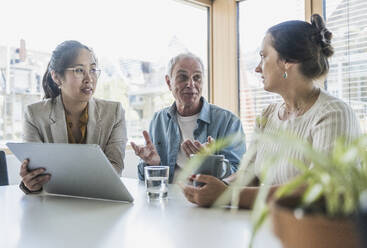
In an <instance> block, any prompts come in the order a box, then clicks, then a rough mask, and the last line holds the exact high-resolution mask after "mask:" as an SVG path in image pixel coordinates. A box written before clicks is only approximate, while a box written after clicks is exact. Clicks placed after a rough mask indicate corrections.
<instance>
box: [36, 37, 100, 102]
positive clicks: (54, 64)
mask: <svg viewBox="0 0 367 248" xmlns="http://www.w3.org/2000/svg"><path fill="white" fill-rule="evenodd" d="M81 49H87V50H88V51H90V52H91V53H93V51H92V50H91V49H90V48H89V47H87V46H85V45H83V44H82V43H80V42H78V41H75V40H67V41H64V42H62V43H61V44H60V45H58V46H57V47H56V48H55V50H54V51H53V52H52V56H51V59H50V62H49V63H48V66H47V70H46V72H45V74H44V75H43V79H42V87H43V91H44V92H45V98H46V99H47V98H52V99H53V98H55V97H57V96H58V95H60V89H59V87H58V85H57V84H56V83H55V81H54V80H53V79H52V76H51V71H54V72H56V73H58V74H59V75H61V76H64V72H65V69H66V68H68V67H69V66H70V65H72V64H73V63H74V61H75V59H76V57H77V56H78V54H79V51H80V50H81ZM93 56H94V54H93Z"/></svg>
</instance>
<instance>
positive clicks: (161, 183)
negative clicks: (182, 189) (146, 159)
mask: <svg viewBox="0 0 367 248" xmlns="http://www.w3.org/2000/svg"><path fill="white" fill-rule="evenodd" d="M144 172H145V185H146V190H147V196H148V197H149V198H150V199H163V198H166V197H167V195H168V175H169V167H168V166H163V165H159V166H145V168H144Z"/></svg>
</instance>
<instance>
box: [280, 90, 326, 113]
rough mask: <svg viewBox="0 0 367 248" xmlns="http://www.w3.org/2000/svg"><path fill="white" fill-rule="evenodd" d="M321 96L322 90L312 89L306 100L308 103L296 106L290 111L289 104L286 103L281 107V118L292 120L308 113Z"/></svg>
mask: <svg viewBox="0 0 367 248" xmlns="http://www.w3.org/2000/svg"><path fill="white" fill-rule="evenodd" d="M319 94H320V88H317V87H314V88H312V90H311V92H310V93H309V94H308V95H307V96H306V98H305V99H306V102H304V103H303V104H296V106H295V108H294V109H293V110H289V108H288V107H287V104H286V103H285V102H284V103H283V104H282V106H281V108H282V113H279V114H280V116H281V117H282V118H281V119H282V120H288V119H290V118H295V117H298V116H301V115H303V114H304V113H306V112H307V110H309V109H310V108H311V107H312V105H313V104H314V103H315V101H316V99H317V97H318V96H319Z"/></svg>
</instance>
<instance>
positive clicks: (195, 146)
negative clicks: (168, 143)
mask: <svg viewBox="0 0 367 248" xmlns="http://www.w3.org/2000/svg"><path fill="white" fill-rule="evenodd" d="M213 141H214V139H213V138H212V137H211V136H209V137H208V141H207V142H206V143H204V144H201V143H200V142H199V141H197V140H195V141H191V140H189V139H187V140H185V141H184V142H182V144H181V148H182V150H183V151H184V152H185V153H186V156H188V157H190V155H191V154H196V153H198V152H199V151H200V150H201V149H205V147H206V146H207V145H209V144H210V143H211V142H213Z"/></svg>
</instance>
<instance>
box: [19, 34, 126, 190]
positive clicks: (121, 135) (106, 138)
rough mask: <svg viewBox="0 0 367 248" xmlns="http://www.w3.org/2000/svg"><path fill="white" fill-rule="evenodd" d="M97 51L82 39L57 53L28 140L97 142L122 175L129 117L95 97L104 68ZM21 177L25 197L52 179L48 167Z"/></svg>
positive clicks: (28, 114) (28, 113) (31, 109)
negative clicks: (84, 43) (96, 53)
mask: <svg viewBox="0 0 367 248" xmlns="http://www.w3.org/2000/svg"><path fill="white" fill-rule="evenodd" d="M97 65H98V63H97V59H96V57H95V55H94V53H93V51H92V50H91V49H90V48H88V47H87V46H85V45H83V44H81V43H80V42H78V41H72V40H71V41H64V42H63V43H61V44H60V45H58V46H57V47H56V49H55V50H54V51H53V53H52V56H51V59H50V62H49V64H48V68H47V70H46V73H45V74H44V76H43V82H42V85H43V90H44V93H45V97H44V98H45V99H44V100H43V101H40V102H37V103H34V104H31V105H29V106H27V108H26V110H25V116H24V128H23V132H24V134H23V139H24V141H25V142H44V143H73V144H98V145H99V146H100V147H101V149H102V150H103V151H104V153H105V154H106V156H107V158H108V159H109V160H110V162H111V164H112V165H113V167H114V168H115V170H116V172H117V173H118V174H119V175H121V172H122V169H123V168H124V164H123V159H124V156H125V146H126V142H127V135H126V123H125V113H124V109H123V108H122V106H121V104H120V103H118V102H112V101H105V100H99V99H95V98H93V94H94V92H95V90H96V85H97V80H98V77H99V75H100V73H101V70H99V69H98V67H97ZM28 162H29V161H28V160H25V161H23V163H22V166H21V170H20V176H21V177H22V182H21V185H20V187H21V189H22V190H23V191H24V192H25V193H33V192H39V191H41V189H42V186H43V185H44V184H45V183H46V182H48V181H49V180H50V179H51V177H52V176H51V175H50V174H47V171H45V170H44V169H43V168H38V169H35V170H32V171H30V170H28V168H27V166H28Z"/></svg>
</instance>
